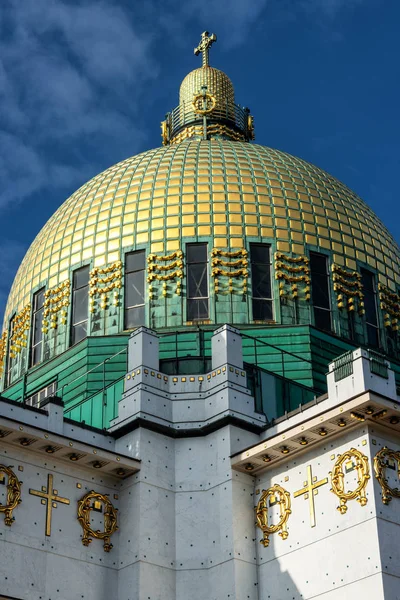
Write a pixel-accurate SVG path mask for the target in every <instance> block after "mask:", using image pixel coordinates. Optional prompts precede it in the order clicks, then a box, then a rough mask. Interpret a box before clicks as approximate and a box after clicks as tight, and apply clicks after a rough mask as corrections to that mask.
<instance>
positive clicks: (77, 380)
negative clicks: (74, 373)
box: [55, 347, 128, 398]
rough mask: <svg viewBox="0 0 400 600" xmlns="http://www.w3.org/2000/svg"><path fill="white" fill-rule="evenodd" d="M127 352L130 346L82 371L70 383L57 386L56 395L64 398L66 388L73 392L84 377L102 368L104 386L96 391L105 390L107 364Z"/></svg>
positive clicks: (68, 391)
mask: <svg viewBox="0 0 400 600" xmlns="http://www.w3.org/2000/svg"><path fill="white" fill-rule="evenodd" d="M127 352H128V347H126V348H123V349H122V350H120V351H119V352H116V353H115V354H113V355H112V356H109V357H108V358H106V359H105V360H103V361H102V362H100V363H99V364H97V365H95V366H94V367H92V368H91V369H88V370H87V371H85V372H84V373H81V375H78V377H75V379H72V380H71V381H69V382H68V383H64V385H63V386H61V387H60V388H57V390H56V393H55V395H57V396H60V397H61V398H64V394H65V389H66V388H69V389H68V390H67V393H73V391H74V390H76V389H77V388H78V387H79V386H80V385H81V380H82V379H83V378H84V377H87V376H88V375H90V374H91V373H94V372H96V371H98V370H99V369H100V370H101V373H102V387H101V388H100V389H99V390H98V391H96V392H95V393H96V394H98V393H99V391H101V390H104V389H106V387H107V383H106V376H107V364H108V363H110V362H111V361H112V360H113V359H114V358H115V357H116V356H119V355H121V354H127ZM74 384H75V387H72V388H71V386H73V385H74Z"/></svg>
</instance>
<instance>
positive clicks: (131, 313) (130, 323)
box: [125, 306, 145, 329]
mask: <svg viewBox="0 0 400 600" xmlns="http://www.w3.org/2000/svg"><path fill="white" fill-rule="evenodd" d="M144 316H145V312H144V306H136V307H135V308H128V309H127V310H126V311H125V329H133V328H134V327H139V326H140V325H144V324H145V323H144Z"/></svg>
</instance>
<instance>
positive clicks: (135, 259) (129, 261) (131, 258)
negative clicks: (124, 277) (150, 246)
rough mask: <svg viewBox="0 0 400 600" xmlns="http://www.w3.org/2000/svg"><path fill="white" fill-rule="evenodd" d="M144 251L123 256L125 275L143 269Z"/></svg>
mask: <svg viewBox="0 0 400 600" xmlns="http://www.w3.org/2000/svg"><path fill="white" fill-rule="evenodd" d="M145 254H146V253H145V251H144V250H139V251H138V252H129V254H126V255H125V273H130V272H132V271H140V270H142V269H144V268H145Z"/></svg>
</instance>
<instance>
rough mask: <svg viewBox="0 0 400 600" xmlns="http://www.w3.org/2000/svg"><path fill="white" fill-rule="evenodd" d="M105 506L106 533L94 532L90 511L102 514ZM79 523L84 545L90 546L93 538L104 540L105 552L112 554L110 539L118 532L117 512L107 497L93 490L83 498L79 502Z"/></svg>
mask: <svg viewBox="0 0 400 600" xmlns="http://www.w3.org/2000/svg"><path fill="white" fill-rule="evenodd" d="M103 506H104V531H99V530H98V529H97V530H96V531H94V530H93V529H92V528H91V527H90V511H91V510H96V511H99V512H102V510H103V508H102V507H103ZM78 521H79V523H80V525H81V527H82V529H83V537H82V544H83V545H84V546H89V544H91V542H92V538H96V539H98V540H104V552H110V550H111V548H112V547H113V545H112V544H111V543H110V537H111V536H112V534H113V533H115V532H116V531H118V526H117V511H116V509H115V508H114V506H113V505H112V504H111V502H110V500H109V499H108V498H107V496H104V495H103V494H98V493H97V492H94V491H93V490H92V491H91V492H88V493H87V494H85V496H83V498H82V499H81V500H79V501H78Z"/></svg>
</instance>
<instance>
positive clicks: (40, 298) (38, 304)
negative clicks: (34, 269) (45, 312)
mask: <svg viewBox="0 0 400 600" xmlns="http://www.w3.org/2000/svg"><path fill="white" fill-rule="evenodd" d="M43 304H44V288H43V289H42V290H39V292H37V293H36V294H35V296H34V302H33V310H34V311H36V310H39V309H40V308H42V306H43Z"/></svg>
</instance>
